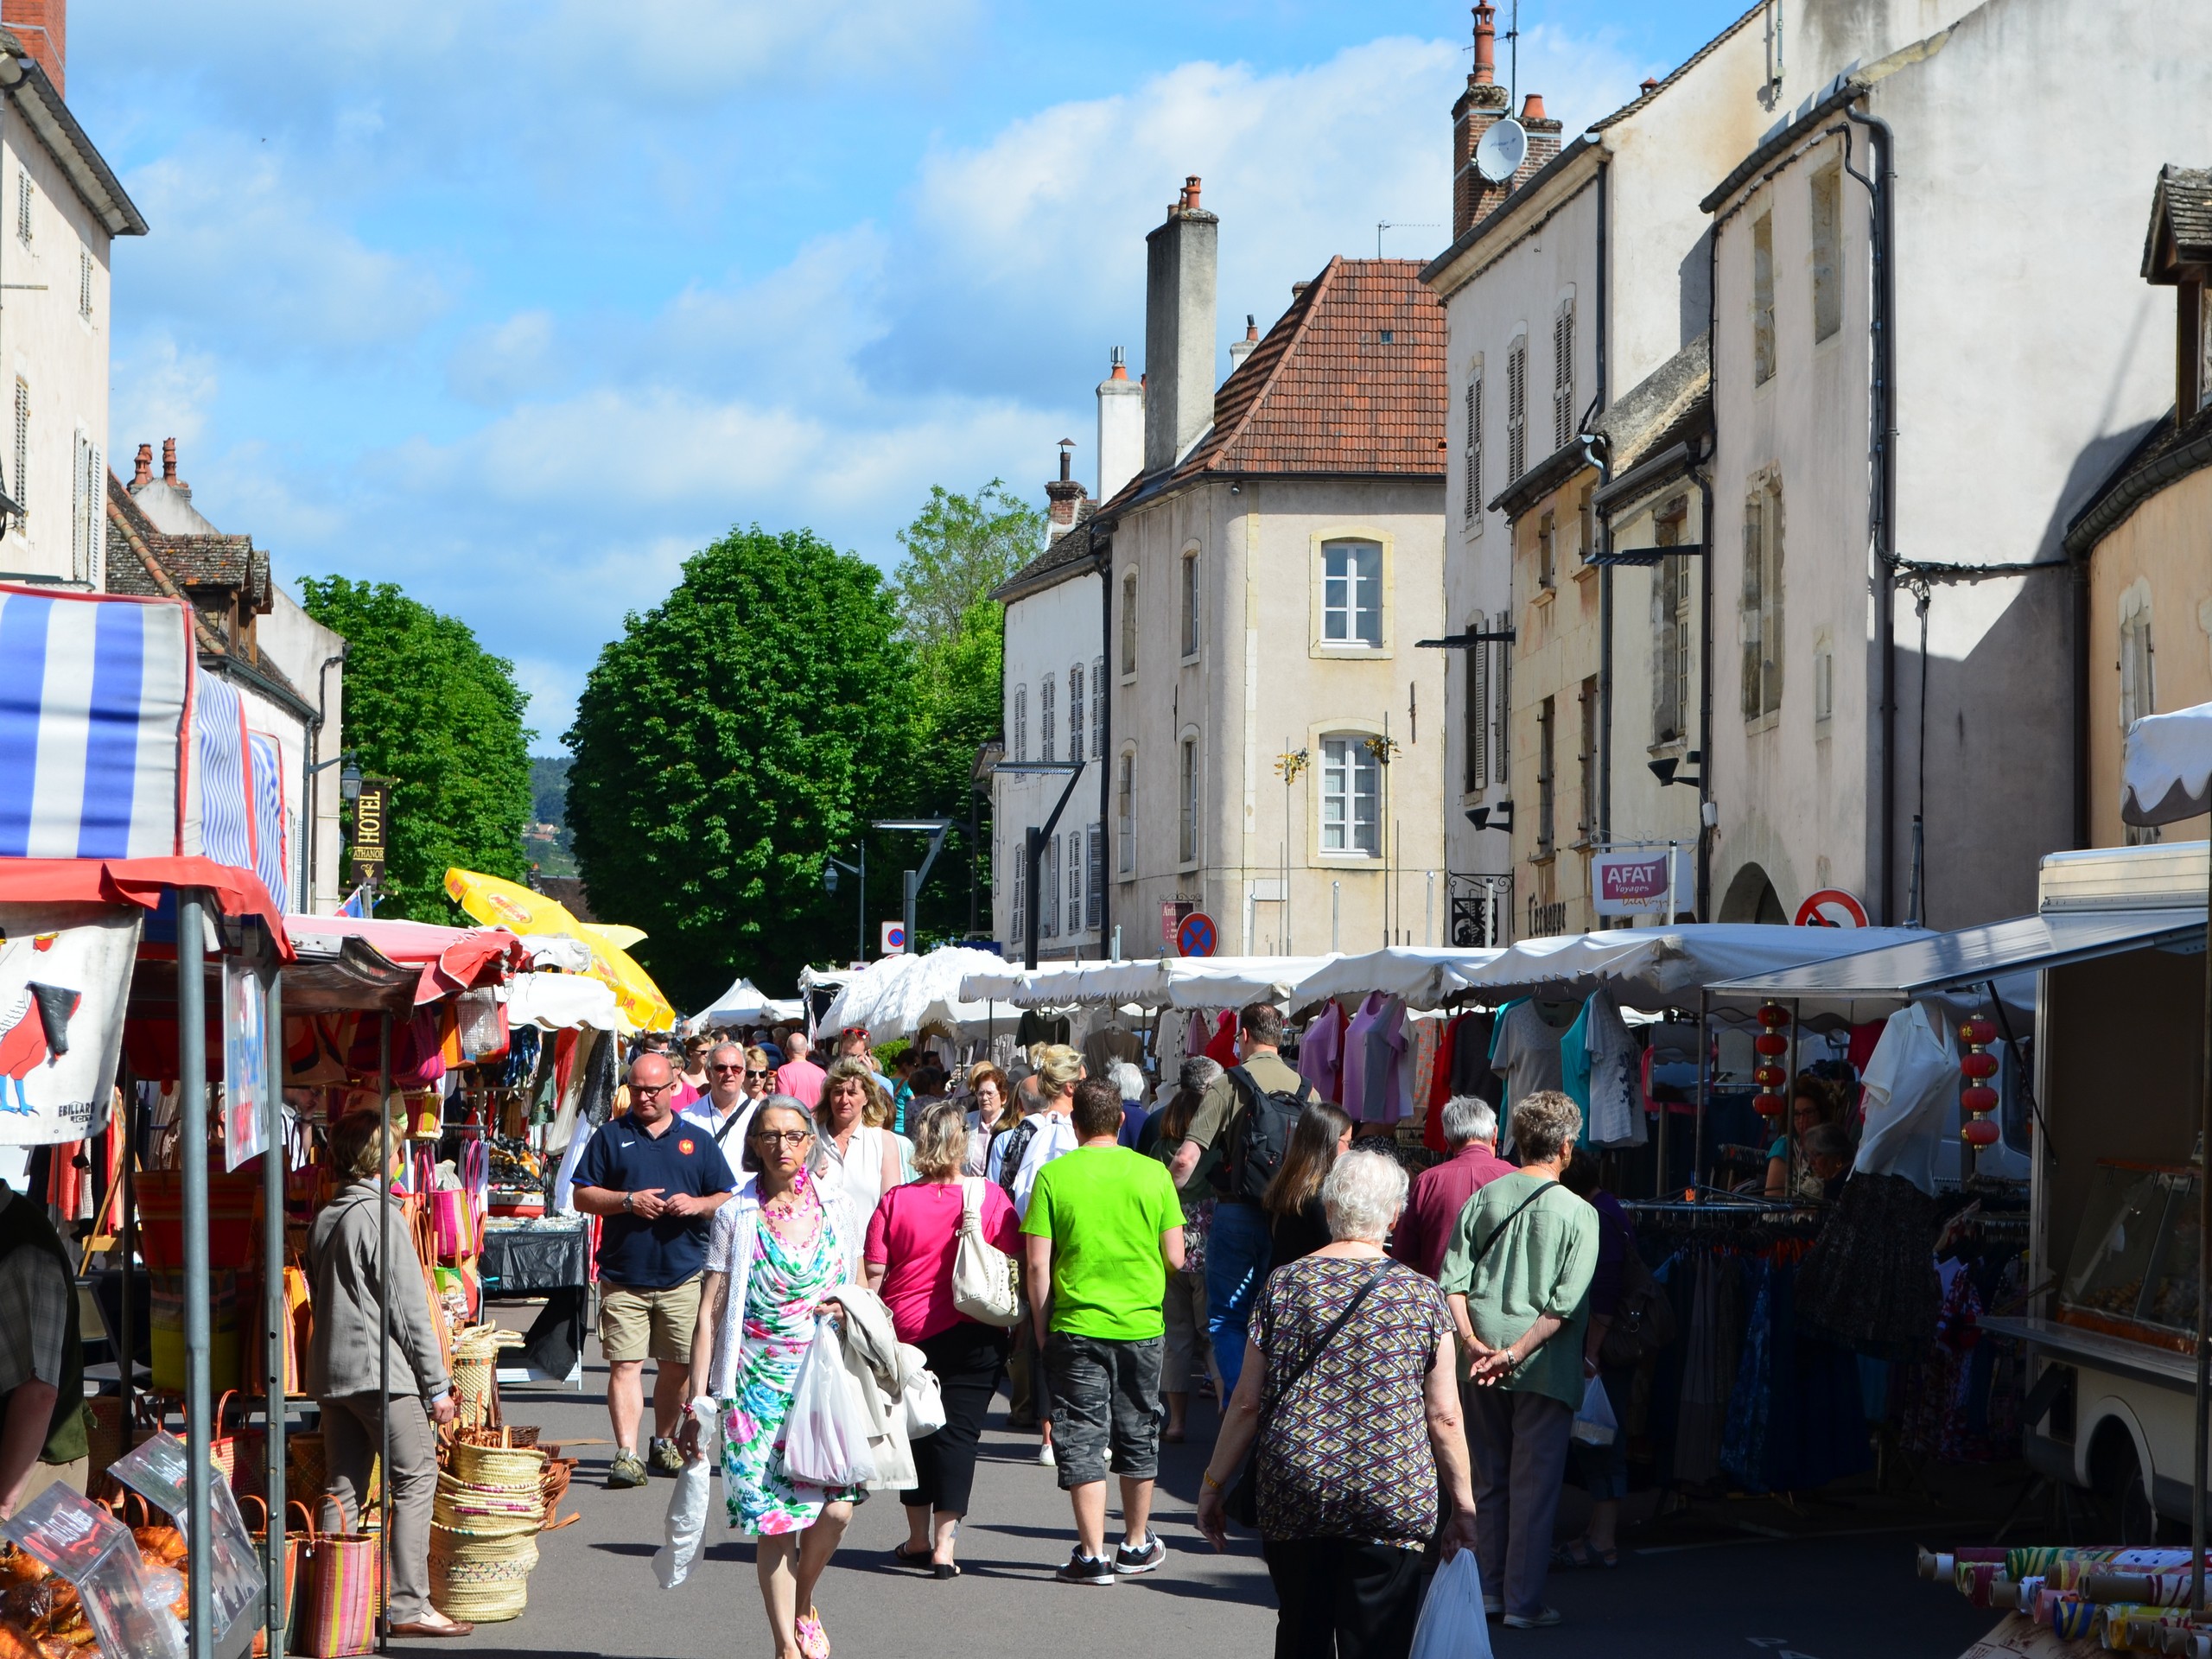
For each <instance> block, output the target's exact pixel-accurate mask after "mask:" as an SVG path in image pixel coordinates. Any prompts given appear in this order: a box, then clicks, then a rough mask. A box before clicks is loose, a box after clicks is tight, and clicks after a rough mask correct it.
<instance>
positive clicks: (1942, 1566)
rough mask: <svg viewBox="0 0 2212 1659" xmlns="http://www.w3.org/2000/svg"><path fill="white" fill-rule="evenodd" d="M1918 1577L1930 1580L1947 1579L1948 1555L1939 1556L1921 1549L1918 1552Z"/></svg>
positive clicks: (1927, 1549) (1931, 1551) (1930, 1550)
mask: <svg viewBox="0 0 2212 1659" xmlns="http://www.w3.org/2000/svg"><path fill="white" fill-rule="evenodd" d="M1920 1576H1921V1577H1922V1578H1923V1579H1928V1580H1936V1579H1948V1578H1949V1577H1950V1576H1951V1558H1950V1557H1949V1556H1948V1555H1939V1554H1936V1552H1935V1551H1934V1550H1932V1549H1929V1548H1924V1547H1923V1548H1922V1549H1921V1552H1920Z"/></svg>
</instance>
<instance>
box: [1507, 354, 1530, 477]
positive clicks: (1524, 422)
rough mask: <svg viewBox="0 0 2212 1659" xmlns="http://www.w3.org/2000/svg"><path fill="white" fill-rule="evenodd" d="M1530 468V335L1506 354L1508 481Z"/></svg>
mask: <svg viewBox="0 0 2212 1659" xmlns="http://www.w3.org/2000/svg"><path fill="white" fill-rule="evenodd" d="M1528 470H1529V337H1528V335H1526V334H1522V335H1521V336H1519V337H1518V338H1517V339H1516V340H1514V342H1513V346H1512V349H1511V350H1510V351H1508V352H1507V353H1506V354H1505V481H1506V482H1507V483H1508V484H1510V483H1511V482H1512V481H1513V480H1515V479H1516V478H1518V477H1520V476H1521V474H1523V473H1525V472H1527V471H1528Z"/></svg>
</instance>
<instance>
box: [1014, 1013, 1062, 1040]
mask: <svg viewBox="0 0 2212 1659" xmlns="http://www.w3.org/2000/svg"><path fill="white" fill-rule="evenodd" d="M1067 1039H1068V1017H1067V1015H1065V1014H1046V1013H1045V1012H1043V1011H1042V1010H1041V1009H1038V1008H1024V1009H1023V1010H1022V1011H1021V1019H1020V1022H1019V1023H1018V1024H1017V1025H1015V1027H1014V1046H1015V1047H1016V1048H1020V1049H1024V1050H1027V1049H1029V1048H1032V1047H1034V1046H1036V1045H1037V1044H1039V1043H1065V1041H1067Z"/></svg>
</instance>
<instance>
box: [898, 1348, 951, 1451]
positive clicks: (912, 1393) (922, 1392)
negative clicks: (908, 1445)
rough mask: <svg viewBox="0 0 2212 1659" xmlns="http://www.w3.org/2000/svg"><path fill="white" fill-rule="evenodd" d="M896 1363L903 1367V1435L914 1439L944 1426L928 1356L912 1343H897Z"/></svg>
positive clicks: (939, 1394)
mask: <svg viewBox="0 0 2212 1659" xmlns="http://www.w3.org/2000/svg"><path fill="white" fill-rule="evenodd" d="M899 1364H901V1365H902V1366H904V1367H905V1368H906V1380H905V1383H904V1386H903V1387H902V1388H901V1389H900V1391H899V1407H900V1408H901V1409H902V1410H904V1411H905V1412H906V1438H907V1439H908V1440H920V1439H921V1438H922V1437H923V1436H924V1435H925V1434H934V1433H937V1432H938V1430H939V1429H940V1428H943V1427H944V1390H943V1389H941V1388H940V1387H939V1386H938V1380H937V1373H936V1372H935V1371H932V1370H930V1362H929V1356H928V1355H926V1354H925V1353H924V1352H923V1351H921V1350H920V1349H918V1348H917V1347H915V1346H914V1345H913V1344H912V1343H906V1342H902V1343H900V1344H899Z"/></svg>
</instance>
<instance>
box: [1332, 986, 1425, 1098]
mask: <svg viewBox="0 0 2212 1659" xmlns="http://www.w3.org/2000/svg"><path fill="white" fill-rule="evenodd" d="M1370 1000H1372V999H1370ZM1366 1045H1367V1064H1366V1066H1365V1068H1364V1071H1363V1075H1362V1077H1361V1084H1362V1087H1361V1090H1360V1097H1359V1104H1358V1106H1357V1108H1354V1107H1353V1106H1351V1104H1350V1103H1346V1105H1345V1108H1344V1109H1345V1110H1346V1111H1348V1112H1351V1116H1352V1118H1353V1121H1354V1122H1360V1123H1395V1122H1400V1121H1401V1120H1402V1119H1404V1118H1406V1117H1408V1116H1411V1115H1412V1113H1413V1096H1412V1093H1411V1090H1410V1088H1409V1086H1408V1077H1407V1075H1406V1064H1405V1061H1406V1046H1407V1038H1406V1005H1405V1001H1404V999H1402V998H1401V997H1395V996H1385V997H1383V999H1382V1006H1381V1007H1378V1008H1376V1010H1375V1015H1374V1018H1373V1019H1371V1020H1369V1021H1368V1026H1367V1035H1366Z"/></svg>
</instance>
